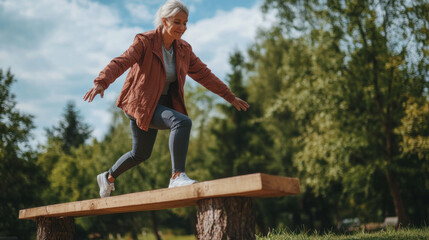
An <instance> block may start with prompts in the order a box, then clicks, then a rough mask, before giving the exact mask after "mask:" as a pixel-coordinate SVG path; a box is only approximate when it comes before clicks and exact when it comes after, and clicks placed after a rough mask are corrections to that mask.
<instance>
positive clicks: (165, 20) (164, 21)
mask: <svg viewBox="0 0 429 240" xmlns="http://www.w3.org/2000/svg"><path fill="white" fill-rule="evenodd" d="M161 21H162V25H163V26H165V24H166V23H167V19H166V18H162V19H161Z"/></svg>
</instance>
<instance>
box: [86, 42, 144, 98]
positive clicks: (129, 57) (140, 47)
mask: <svg viewBox="0 0 429 240" xmlns="http://www.w3.org/2000/svg"><path fill="white" fill-rule="evenodd" d="M143 53H144V43H143V39H142V37H139V35H137V36H136V37H135V38H134V42H133V44H132V45H131V46H130V47H129V48H128V49H127V50H126V51H125V52H124V53H123V54H122V55H121V56H119V57H116V58H114V59H113V60H112V61H110V63H109V64H108V65H107V66H106V67H105V68H104V69H103V70H102V71H101V72H100V74H99V75H98V77H97V78H96V79H95V80H94V86H93V87H92V88H91V89H90V90H89V91H88V92H87V93H86V94H85V96H84V97H83V99H84V101H86V100H87V99H89V102H91V101H92V100H93V99H94V97H95V96H96V95H97V94H100V95H101V97H103V94H104V90H105V89H107V88H108V87H109V85H110V84H112V83H113V82H114V81H115V80H116V79H117V78H118V77H120V76H121V75H122V74H123V73H124V72H125V71H126V70H127V69H128V68H130V67H131V66H132V65H134V64H135V63H136V62H137V61H139V60H140V58H141V57H142V56H143Z"/></svg>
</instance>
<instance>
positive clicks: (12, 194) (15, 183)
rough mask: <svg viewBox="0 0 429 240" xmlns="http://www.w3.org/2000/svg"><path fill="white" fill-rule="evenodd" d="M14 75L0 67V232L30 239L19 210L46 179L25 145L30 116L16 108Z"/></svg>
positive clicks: (33, 201)
mask: <svg viewBox="0 0 429 240" xmlns="http://www.w3.org/2000/svg"><path fill="white" fill-rule="evenodd" d="M15 81H16V80H15V78H14V76H13V75H12V73H11V72H10V71H7V72H6V73H5V74H4V73H3V70H1V69H0V92H1V94H0V159H1V164H0V176H1V178H2V185H1V188H0V202H1V203H2V204H1V205H0V218H1V219H2V220H1V221H0V235H1V236H18V237H20V238H30V236H32V235H33V233H32V230H33V229H32V225H31V223H30V222H24V221H22V220H21V221H19V220H18V212H19V210H20V209H23V208H27V207H32V206H37V205H39V204H41V202H42V199H41V196H40V195H39V194H38V193H39V192H40V190H41V189H43V187H44V185H45V183H46V180H45V178H44V176H43V175H42V174H41V169H40V168H39V167H38V166H37V165H36V161H35V160H36V158H35V152H34V151H33V150H32V149H31V146H29V142H28V140H29V138H30V137H31V133H30V131H31V129H33V127H34V126H33V122H32V116H31V115H27V114H23V113H21V112H19V111H17V110H16V101H15V96H14V95H13V93H12V92H11V91H10V88H11V86H12V84H13V83H14V82H15Z"/></svg>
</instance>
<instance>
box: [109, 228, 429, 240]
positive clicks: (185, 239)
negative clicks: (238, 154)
mask: <svg viewBox="0 0 429 240" xmlns="http://www.w3.org/2000/svg"><path fill="white" fill-rule="evenodd" d="M113 239H115V238H113ZM116 239H121V240H128V239H130V238H129V237H124V238H116ZM138 239H139V240H156V238H155V236H154V235H153V234H152V233H145V234H141V235H139V237H138ZM162 239H163V240H195V236H194V235H186V236H185V235H183V236H177V235H175V234H173V233H171V232H167V233H164V234H162ZM256 239H257V240H429V227H425V228H407V229H400V230H395V229H394V228H387V229H384V230H381V231H378V232H371V233H368V232H355V233H352V234H346V235H342V234H336V233H323V234H322V233H317V232H315V233H311V234H310V233H294V232H292V231H289V230H273V231H271V232H270V233H268V235H267V236H257V237H256Z"/></svg>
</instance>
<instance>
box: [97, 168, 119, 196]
mask: <svg viewBox="0 0 429 240" xmlns="http://www.w3.org/2000/svg"><path fill="white" fill-rule="evenodd" d="M97 182H98V186H99V187H100V197H102V198H105V197H108V196H110V192H112V191H115V184H114V183H110V182H109V181H107V172H104V173H101V174H98V176H97Z"/></svg>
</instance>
